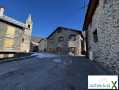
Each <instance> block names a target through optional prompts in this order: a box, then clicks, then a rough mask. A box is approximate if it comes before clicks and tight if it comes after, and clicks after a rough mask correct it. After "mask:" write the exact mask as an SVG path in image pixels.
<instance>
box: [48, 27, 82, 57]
mask: <svg viewBox="0 0 119 90" xmlns="http://www.w3.org/2000/svg"><path fill="white" fill-rule="evenodd" d="M72 34H74V35H76V40H75V41H71V40H69V36H70V35H72ZM61 36H62V37H64V40H63V41H62V42H59V40H58V39H59V37H61ZM81 39H82V37H81V36H80V34H79V33H78V32H75V31H73V30H63V29H62V30H61V31H60V32H55V33H54V34H53V35H52V37H50V38H49V39H48V43H47V44H48V45H47V49H48V51H49V52H55V53H59V51H60V52H61V53H60V54H68V53H69V48H70V47H74V48H76V52H75V55H81V50H82V49H81ZM70 44H72V45H70ZM59 47H60V48H61V49H62V50H59V51H58V50H57V49H58V48H59Z"/></svg>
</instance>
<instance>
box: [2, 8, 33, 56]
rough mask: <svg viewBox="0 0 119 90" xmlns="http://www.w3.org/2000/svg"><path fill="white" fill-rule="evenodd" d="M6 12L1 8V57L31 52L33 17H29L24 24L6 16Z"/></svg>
mask: <svg viewBox="0 0 119 90" xmlns="http://www.w3.org/2000/svg"><path fill="white" fill-rule="evenodd" d="M4 10H5V9H4V8H2V7H0V57H1V58H2V57H4V54H5V53H6V54H8V53H9V54H10V53H20V52H29V51H30V40H31V32H32V20H31V16H30V15H29V16H28V19H27V20H26V22H25V23H23V22H20V21H17V20H15V19H13V18H11V17H8V16H6V15H4ZM9 54H8V55H9ZM5 56H7V55H5Z"/></svg>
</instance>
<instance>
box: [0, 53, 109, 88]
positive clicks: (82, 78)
mask: <svg viewBox="0 0 119 90" xmlns="http://www.w3.org/2000/svg"><path fill="white" fill-rule="evenodd" d="M100 74H108V73H107V72H106V71H104V70H103V69H101V68H100V67H99V66H97V65H96V64H95V63H93V62H91V61H89V60H87V59H85V58H84V57H68V56H56V55H51V54H50V55H49V54H39V56H36V57H32V58H29V59H26V60H21V61H20V60H19V61H14V62H6V63H1V64H0V90H87V79H88V78H87V76H88V75H100Z"/></svg>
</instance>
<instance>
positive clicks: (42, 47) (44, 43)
mask: <svg viewBox="0 0 119 90" xmlns="http://www.w3.org/2000/svg"><path fill="white" fill-rule="evenodd" d="M38 47H39V51H40V52H46V51H47V39H45V38H43V39H41V40H40V41H39V45H38Z"/></svg>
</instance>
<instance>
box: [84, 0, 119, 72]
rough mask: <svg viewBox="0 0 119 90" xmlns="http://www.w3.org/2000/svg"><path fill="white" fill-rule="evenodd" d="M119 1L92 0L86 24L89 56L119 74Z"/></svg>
mask: <svg viewBox="0 0 119 90" xmlns="http://www.w3.org/2000/svg"><path fill="white" fill-rule="evenodd" d="M118 15H119V0H90V2H89V5H88V9H87V13H86V16H85V22H84V27H83V29H84V31H85V32H86V43H87V45H86V48H87V55H88V56H89V58H90V59H92V60H95V61H97V62H99V63H100V64H102V65H104V66H105V67H107V68H109V69H110V70H112V71H114V72H115V73H119V16H118Z"/></svg>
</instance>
